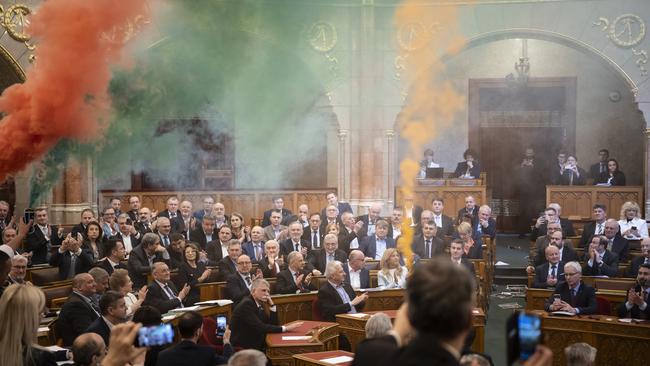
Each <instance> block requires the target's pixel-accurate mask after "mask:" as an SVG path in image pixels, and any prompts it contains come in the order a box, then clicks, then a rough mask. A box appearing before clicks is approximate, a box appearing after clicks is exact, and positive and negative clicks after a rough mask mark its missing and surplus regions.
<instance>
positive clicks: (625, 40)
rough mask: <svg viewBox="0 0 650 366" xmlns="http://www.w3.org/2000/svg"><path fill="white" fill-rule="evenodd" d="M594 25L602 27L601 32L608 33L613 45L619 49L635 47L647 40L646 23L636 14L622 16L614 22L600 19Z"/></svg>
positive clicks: (603, 18)
mask: <svg viewBox="0 0 650 366" xmlns="http://www.w3.org/2000/svg"><path fill="white" fill-rule="evenodd" d="M593 24H594V25H595V26H598V27H600V30H601V31H603V32H606V33H607V37H608V38H609V39H610V40H611V41H612V43H614V44H615V45H617V46H619V47H623V48H630V47H634V46H636V45H638V44H639V43H641V42H642V41H643V39H644V38H645V32H646V27H645V22H644V21H643V19H641V17H640V16H638V15H635V14H623V15H620V16H618V17H617V18H616V19H614V21H613V22H610V21H609V19H607V18H605V17H600V18H598V20H597V21H595V22H594V23H593Z"/></svg>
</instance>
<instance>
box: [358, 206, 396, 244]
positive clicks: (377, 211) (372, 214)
mask: <svg viewBox="0 0 650 366" xmlns="http://www.w3.org/2000/svg"><path fill="white" fill-rule="evenodd" d="M382 209H383V205H382V203H381V202H375V203H373V204H372V205H370V207H368V213H367V214H366V215H361V216H359V217H357V222H363V229H361V231H360V232H359V237H360V238H363V237H364V236H372V235H374V234H375V225H377V222H379V221H380V220H383V219H382V217H381V216H380V215H381V210H382ZM387 235H388V236H389V237H391V238H392V237H393V230H392V228H389V230H388V234H387Z"/></svg>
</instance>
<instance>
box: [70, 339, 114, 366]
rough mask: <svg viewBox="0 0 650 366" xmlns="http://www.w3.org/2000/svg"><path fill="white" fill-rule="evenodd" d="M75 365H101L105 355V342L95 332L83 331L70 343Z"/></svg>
mask: <svg viewBox="0 0 650 366" xmlns="http://www.w3.org/2000/svg"><path fill="white" fill-rule="evenodd" d="M72 353H73V354H74V363H75V365H101V363H102V360H103V359H104V356H106V343H104V340H103V339H102V337H101V336H100V335H99V334H97V333H84V334H82V335H80V336H79V337H77V338H75V340H74V342H73V343H72Z"/></svg>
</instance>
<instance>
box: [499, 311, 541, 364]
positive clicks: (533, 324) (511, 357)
mask: <svg viewBox="0 0 650 366" xmlns="http://www.w3.org/2000/svg"><path fill="white" fill-rule="evenodd" d="M541 325H542V321H541V319H540V318H539V316H537V315H535V314H530V313H526V312H515V313H514V314H513V315H512V316H511V317H510V318H509V319H508V322H507V330H506V331H507V333H506V337H507V341H508V365H512V364H513V363H515V362H516V361H518V360H521V361H526V360H528V359H529V358H530V357H531V356H532V355H533V354H534V353H535V349H536V348H537V345H538V344H539V343H540V340H541V336H542V330H541Z"/></svg>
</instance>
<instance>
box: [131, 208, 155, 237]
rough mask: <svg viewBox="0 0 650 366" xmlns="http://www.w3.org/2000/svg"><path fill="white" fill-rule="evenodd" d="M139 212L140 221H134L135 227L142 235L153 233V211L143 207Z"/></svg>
mask: <svg viewBox="0 0 650 366" xmlns="http://www.w3.org/2000/svg"><path fill="white" fill-rule="evenodd" d="M138 212H139V216H138V220H137V221H134V224H133V226H134V227H135V229H136V230H137V231H138V232H139V233H140V235H144V234H146V233H152V232H153V227H152V223H151V210H149V209H148V208H147V207H142V208H141V209H140V210H139V211H138Z"/></svg>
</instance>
